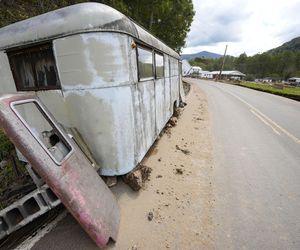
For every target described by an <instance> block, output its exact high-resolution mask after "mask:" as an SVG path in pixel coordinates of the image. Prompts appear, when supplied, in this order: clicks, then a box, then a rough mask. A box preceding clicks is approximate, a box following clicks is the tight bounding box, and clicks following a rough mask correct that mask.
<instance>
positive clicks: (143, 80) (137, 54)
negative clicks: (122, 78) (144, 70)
mask: <svg viewBox="0 0 300 250" xmlns="http://www.w3.org/2000/svg"><path fill="white" fill-rule="evenodd" d="M139 49H143V50H147V51H149V52H151V54H152V77H148V78H145V77H144V78H141V72H140V67H139ZM136 62H137V73H138V81H139V82H145V81H150V80H154V79H155V72H154V57H153V49H152V48H151V47H148V46H145V45H142V44H140V43H137V46H136Z"/></svg>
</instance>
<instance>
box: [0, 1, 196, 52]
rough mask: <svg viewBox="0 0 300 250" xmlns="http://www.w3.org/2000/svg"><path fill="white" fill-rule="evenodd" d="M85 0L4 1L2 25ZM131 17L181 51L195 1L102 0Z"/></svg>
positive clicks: (0, 7) (0, 16)
mask: <svg viewBox="0 0 300 250" xmlns="http://www.w3.org/2000/svg"><path fill="white" fill-rule="evenodd" d="M82 2H89V1H85V0H61V1H58V0H27V1H23V0H0V27H2V26H5V25H8V24H10V23H14V22H17V21H20V20H23V19H26V18H29V17H32V16H36V15H39V14H42V13H45V12H48V11H51V10H54V9H58V8H61V7H65V6H68V5H72V4H76V3H82ZM94 2H99V3H104V4H107V5H109V6H112V7H113V8H115V9H117V10H119V11H121V12H122V13H124V14H125V15H127V16H129V17H131V18H132V19H133V20H135V21H136V22H137V23H139V24H140V25H142V26H143V27H145V28H146V29H147V30H149V31H150V32H152V33H153V34H154V35H155V36H157V37H158V38H160V39H161V40H162V41H164V42H165V43H166V44H168V45H169V46H170V47H172V48H173V49H175V50H176V51H178V52H180V51H181V49H182V47H183V46H184V44H185V39H186V36H187V33H188V31H189V29H190V26H191V23H192V20H193V17H194V14H195V12H194V8H193V3H192V0H176V1H173V0H100V1H94Z"/></svg>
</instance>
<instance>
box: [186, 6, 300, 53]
mask: <svg viewBox="0 0 300 250" xmlns="http://www.w3.org/2000/svg"><path fill="white" fill-rule="evenodd" d="M193 3H194V9H195V11H196V14H195V16H194V21H193V23H192V26H191V31H190V33H189V34H188V38H187V42H186V48H184V49H183V53H184V54H188V53H197V52H200V51H203V50H206V51H210V52H214V53H218V54H223V53H224V49H225V45H226V44H228V51H227V54H229V55H233V56H238V55H240V54H241V53H243V52H246V53H247V55H253V54H256V53H261V52H264V51H267V50H269V49H272V48H275V47H277V46H280V45H281V44H282V43H284V42H287V41H289V40H291V39H292V38H295V37H297V36H300V0H248V1H247V0H193Z"/></svg>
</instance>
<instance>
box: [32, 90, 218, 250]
mask: <svg viewBox="0 0 300 250" xmlns="http://www.w3.org/2000/svg"><path fill="white" fill-rule="evenodd" d="M187 103H188V105H187V106H186V107H185V108H184V111H183V112H182V114H181V115H180V117H179V118H178V121H177V123H176V124H175V126H174V127H172V128H168V129H167V131H166V133H164V135H163V136H162V137H161V138H160V139H159V140H158V142H157V143H156V144H155V145H154V146H153V148H152V149H151V151H150V152H149V153H148V155H147V156H146V157H145V159H144V160H143V162H142V164H143V165H145V166H147V167H150V168H151V169H152V172H151V176H150V178H149V181H147V182H146V183H145V185H144V186H143V188H142V189H141V190H140V191H139V192H134V191H132V189H131V188H130V187H129V186H127V185H126V184H124V183H123V182H122V181H121V178H120V179H119V180H118V184H117V185H116V186H115V187H113V188H112V191H113V193H114V194H115V195H116V197H117V200H118V202H119V205H120V208H121V225H120V231H119V237H118V241H117V242H116V243H115V244H110V245H109V246H108V247H107V248H106V249H168V248H170V249H202V248H205V249H210V248H213V247H214V235H213V232H214V223H213V217H212V210H213V206H214V199H215V197H214V187H213V182H212V176H213V171H214V166H213V158H212V144H211V132H210V120H209V115H208V111H207V101H206V97H205V95H204V94H203V93H202V92H201V91H200V89H199V88H198V87H197V86H195V85H192V86H191V91H190V93H189V95H188V96H187ZM31 249H35V250H36V249H73V250H75V249H97V247H96V245H95V244H94V243H93V242H92V240H90V239H89V237H88V236H87V235H86V234H85V233H84V232H83V230H82V229H81V228H80V226H79V225H77V223H76V222H75V221H74V219H73V218H72V217H71V216H70V215H68V216H67V217H66V218H65V219H63V220H62V221H61V222H59V224H58V226H56V227H55V228H54V229H53V230H52V231H51V232H50V233H48V234H47V235H45V236H44V237H43V238H41V239H40V240H39V241H38V242H37V243H36V244H35V245H34V246H33V248H31Z"/></svg>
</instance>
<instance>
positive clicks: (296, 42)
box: [267, 36, 300, 54]
mask: <svg viewBox="0 0 300 250" xmlns="http://www.w3.org/2000/svg"><path fill="white" fill-rule="evenodd" d="M284 51H292V52H296V51H300V36H299V37H295V38H293V39H292V40H290V41H288V42H285V43H284V44H282V45H280V46H279V47H276V48H273V49H270V50H268V51H267V53H270V54H278V53H281V52H284Z"/></svg>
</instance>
